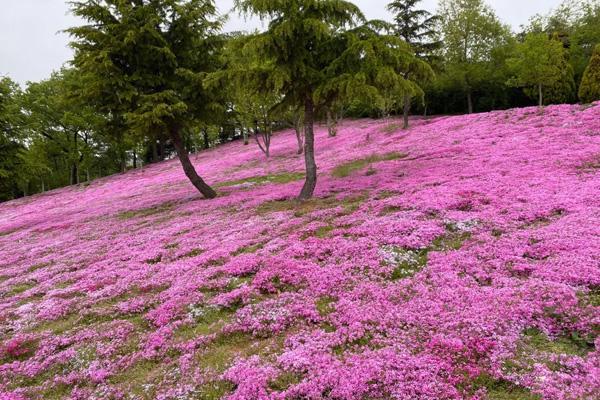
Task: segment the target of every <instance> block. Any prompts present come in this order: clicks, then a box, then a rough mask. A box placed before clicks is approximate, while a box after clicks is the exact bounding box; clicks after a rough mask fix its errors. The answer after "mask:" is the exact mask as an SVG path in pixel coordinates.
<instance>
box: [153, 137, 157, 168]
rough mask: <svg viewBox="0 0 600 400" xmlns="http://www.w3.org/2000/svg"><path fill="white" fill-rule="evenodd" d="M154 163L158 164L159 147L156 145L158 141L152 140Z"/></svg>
mask: <svg viewBox="0 0 600 400" xmlns="http://www.w3.org/2000/svg"><path fill="white" fill-rule="evenodd" d="M152 162H153V163H156V162H158V145H157V144H156V140H152Z"/></svg>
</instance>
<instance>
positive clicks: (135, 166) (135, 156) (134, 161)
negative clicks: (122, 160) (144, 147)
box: [88, 150, 137, 181]
mask: <svg viewBox="0 0 600 400" xmlns="http://www.w3.org/2000/svg"><path fill="white" fill-rule="evenodd" d="M133 169H137V153H136V151H135V150H134V151H133ZM88 181H89V179H88Z"/></svg>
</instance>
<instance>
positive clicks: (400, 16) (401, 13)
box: [387, 0, 442, 61]
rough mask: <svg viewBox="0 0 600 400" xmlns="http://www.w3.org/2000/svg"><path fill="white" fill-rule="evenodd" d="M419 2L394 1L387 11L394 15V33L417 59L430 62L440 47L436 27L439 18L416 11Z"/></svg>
mask: <svg viewBox="0 0 600 400" xmlns="http://www.w3.org/2000/svg"><path fill="white" fill-rule="evenodd" d="M420 2H421V0H394V1H392V2H391V3H390V4H389V5H388V7H387V8H388V10H389V11H391V12H392V13H393V14H394V22H395V24H394V31H395V33H396V35H398V36H399V37H400V38H401V39H402V40H404V41H405V42H406V43H408V44H409V45H410V46H411V47H412V48H413V50H414V51H415V54H416V55H417V57H419V58H421V59H424V60H427V61H431V60H432V59H433V58H435V52H437V51H438V50H439V49H440V48H441V47H442V42H441V41H440V40H439V39H438V32H437V31H436V27H437V25H438V23H439V20H440V17H439V16H437V15H432V14H431V13H430V12H428V11H426V10H419V9H417V5H418V4H419V3H420Z"/></svg>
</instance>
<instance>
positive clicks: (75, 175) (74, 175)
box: [71, 163, 79, 185]
mask: <svg viewBox="0 0 600 400" xmlns="http://www.w3.org/2000/svg"><path fill="white" fill-rule="evenodd" d="M78 184H79V168H78V167H77V163H73V165H72V166H71V185H78Z"/></svg>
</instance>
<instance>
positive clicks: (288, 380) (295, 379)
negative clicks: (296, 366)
mask: <svg viewBox="0 0 600 400" xmlns="http://www.w3.org/2000/svg"><path fill="white" fill-rule="evenodd" d="M300 382H302V375H300V374H298V373H295V372H291V371H290V372H283V373H281V374H280V375H279V376H278V377H277V378H275V379H273V380H272V381H270V382H269V389H271V390H274V391H277V392H283V391H284V390H287V389H289V388H290V387H291V386H293V385H297V384H298V383H300Z"/></svg>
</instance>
